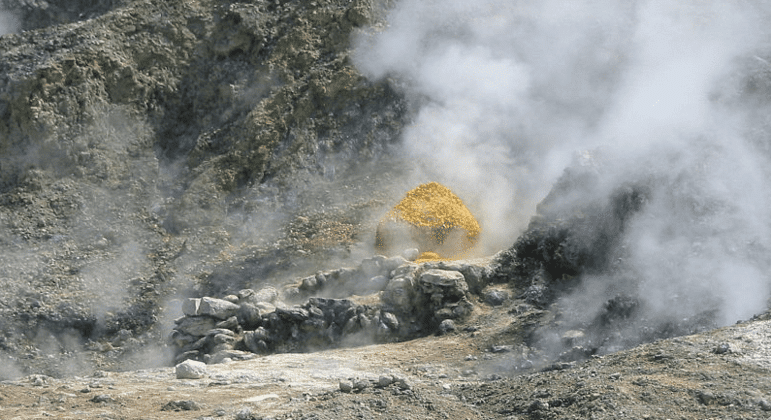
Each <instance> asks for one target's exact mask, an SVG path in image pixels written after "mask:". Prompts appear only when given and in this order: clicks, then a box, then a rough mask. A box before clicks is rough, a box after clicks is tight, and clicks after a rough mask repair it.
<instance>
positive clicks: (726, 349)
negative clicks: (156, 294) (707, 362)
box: [712, 343, 732, 354]
mask: <svg viewBox="0 0 771 420" xmlns="http://www.w3.org/2000/svg"><path fill="white" fill-rule="evenodd" d="M712 352H713V353H715V354H726V353H732V351H731V345H730V344H728V343H720V344H718V345H717V347H715V349H714V350H712Z"/></svg>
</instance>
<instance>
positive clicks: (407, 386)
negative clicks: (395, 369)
mask: <svg viewBox="0 0 771 420" xmlns="http://www.w3.org/2000/svg"><path fill="white" fill-rule="evenodd" d="M394 380H395V382H394V383H396V386H398V387H399V389H401V390H402V391H405V390H411V389H412V383H411V382H410V381H408V380H407V378H394Z"/></svg>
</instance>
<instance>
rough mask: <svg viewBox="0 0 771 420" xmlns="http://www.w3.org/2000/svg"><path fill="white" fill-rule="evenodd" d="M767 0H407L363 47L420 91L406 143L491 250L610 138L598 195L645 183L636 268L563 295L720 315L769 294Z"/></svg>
mask: <svg viewBox="0 0 771 420" xmlns="http://www.w3.org/2000/svg"><path fill="white" fill-rule="evenodd" d="M769 12H771V3H768V2H749V1H746V2H745V1H736V2H724V1H710V0H706V1H695V0H694V1H680V2H666V1H653V0H652V1H632V2H597V1H559V0H554V1H550V0H547V1H539V2H524V1H508V0H507V1H503V0H482V1H474V2H469V1H459V0H449V1H425V0H403V1H400V2H398V3H397V4H396V5H395V7H394V8H393V9H392V10H391V11H389V14H388V16H387V18H386V21H387V23H386V24H385V25H384V26H382V27H374V28H371V29H370V30H368V31H365V32H363V33H362V34H360V36H359V37H358V38H357V40H356V42H357V44H356V48H357V50H356V51H357V54H356V60H357V65H358V66H359V68H360V69H361V70H362V71H363V72H364V73H365V74H366V75H368V76H369V77H371V78H377V79H382V78H392V79H393V80H397V81H398V82H399V84H400V85H401V86H403V87H404V90H405V93H406V94H407V95H408V96H409V97H410V98H411V100H413V101H414V103H415V104H417V107H418V108H417V109H418V111H417V113H416V115H415V117H414V121H413V122H412V124H411V126H410V127H408V129H407V130H406V131H405V132H404V148H405V153H406V154H407V155H408V156H409V157H410V158H412V159H414V160H415V161H416V162H420V163H421V166H420V168H419V169H418V170H417V172H418V173H419V174H420V175H419V176H424V177H430V178H433V179H435V180H437V181H439V182H442V183H444V184H445V185H448V186H449V187H450V188H452V189H453V190H455V191H456V192H458V194H459V195H460V196H462V197H463V199H464V201H467V202H468V203H469V207H470V208H471V209H472V211H475V212H476V213H477V214H478V215H479V218H480V222H481V224H482V225H483V226H482V231H483V235H485V237H484V238H483V242H484V243H485V246H486V247H487V248H486V251H495V250H499V249H502V248H504V247H508V246H510V245H511V243H512V242H513V241H514V240H515V239H516V237H517V235H518V233H520V232H521V231H522V230H523V229H524V228H525V227H526V226H527V223H528V220H529V218H530V217H531V216H532V215H533V214H534V212H535V204H537V203H538V202H539V201H540V200H541V199H542V198H543V197H544V196H545V194H546V193H547V192H548V191H549V189H550V188H551V186H552V185H553V184H554V182H555V180H556V179H557V178H558V177H559V176H560V174H561V173H562V172H563V171H564V169H565V167H567V166H568V165H569V164H570V162H571V161H572V160H573V158H574V156H576V154H577V153H582V152H583V151H590V153H594V152H593V151H598V150H599V151H601V153H602V155H603V157H604V158H603V161H604V162H606V164H605V166H604V168H603V171H602V182H601V185H600V186H599V187H598V188H600V190H601V191H599V193H598V194H600V196H602V195H603V194H604V196H606V197H607V196H608V195H609V194H611V192H612V191H613V190H615V189H617V188H618V187H619V186H621V185H625V184H628V183H641V182H645V183H646V185H647V187H648V188H649V193H648V194H647V201H646V204H645V206H644V207H643V208H642V210H641V211H640V212H638V213H636V214H635V215H634V217H633V218H632V219H631V220H630V221H629V223H628V226H626V229H625V230H624V236H623V240H622V242H621V243H622V245H623V246H624V247H625V255H626V261H625V262H624V267H625V269H626V270H627V273H626V274H627V275H625V276H616V277H613V276H610V277H608V276H602V278H600V276H596V278H589V277H587V278H586V279H585V280H584V284H583V286H582V287H581V288H580V289H578V290H575V291H574V292H573V293H572V294H571V295H570V296H568V297H566V298H565V299H564V302H563V304H564V305H565V306H566V307H571V306H572V307H575V308H583V309H582V310H581V311H583V315H582V316H583V317H584V319H583V321H586V320H589V319H591V318H592V317H595V316H596V315H597V313H598V312H599V311H600V309H601V307H602V303H603V302H605V301H607V300H608V299H609V298H610V297H612V294H613V293H617V292H619V291H621V292H628V293H634V295H635V296H637V297H638V299H639V300H640V301H641V302H642V303H643V305H642V307H643V308H644V309H643V311H644V312H643V313H642V314H641V317H643V318H646V319H662V320H664V319H683V318H688V317H692V316H695V315H696V314H698V313H700V312H701V311H705V310H707V309H709V310H712V311H713V312H714V313H715V314H714V319H715V320H716V322H718V323H720V324H722V325H725V324H729V323H733V322H735V321H737V320H740V319H746V318H748V317H750V316H752V315H753V314H756V313H759V312H762V311H763V310H765V309H766V307H767V299H768V297H769V291H770V290H769V277H768V274H767V273H768V268H769V258H768V249H769V245H771V244H770V242H771V231H769V228H770V227H771V226H770V224H769V221H770V220H771V218H769V193H770V192H771V185H769V179H771V177H769V168H770V167H771V166H769V163H771V162H769V160H770V158H771V153H769V150H771V149H770V148H769V147H770V144H771V142H769V133H770V131H769V123H768V120H767V117H765V116H764V115H768V111H769V105H768V103H767V101H766V100H764V99H763V94H762V93H761V94H758V93H757V91H758V89H760V90H762V89H763V86H762V83H755V84H754V85H753V84H752V83H750V82H749V81H750V80H752V79H753V78H754V79H760V80H762V79H763V78H764V77H765V78H768V77H770V76H771V63H769V61H767V60H768V59H769V52H770V51H771V50H770V49H769V48H768V47H769V42H768V41H769V40H771V38H770V37H769V33H768V25H767V24H766V23H765V22H767V21H768V17H769V14H770V13H769ZM756 82H757V81H756ZM759 85H760V86H759ZM764 92H765V96H768V95H767V93H768V91H764ZM589 199H592V198H590V197H586V200H589ZM574 204H575V200H573V201H571V204H570V205H574ZM566 210H569V209H566ZM620 278H630V279H634V280H633V281H626V282H625V281H623V280H620ZM579 321H582V320H581V319H579V320H578V321H577V322H579Z"/></svg>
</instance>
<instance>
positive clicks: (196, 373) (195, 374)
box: [175, 360, 206, 379]
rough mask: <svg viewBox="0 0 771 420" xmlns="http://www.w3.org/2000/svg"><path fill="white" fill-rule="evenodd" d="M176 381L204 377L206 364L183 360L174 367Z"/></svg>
mask: <svg viewBox="0 0 771 420" xmlns="http://www.w3.org/2000/svg"><path fill="white" fill-rule="evenodd" d="M175 372H176V374H177V379H200V378H203V377H204V376H206V364H205V363H203V362H197V361H195V360H185V361H184V362H182V363H180V364H178V365H177V366H176V367H175Z"/></svg>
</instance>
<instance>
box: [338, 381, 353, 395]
mask: <svg viewBox="0 0 771 420" xmlns="http://www.w3.org/2000/svg"><path fill="white" fill-rule="evenodd" d="M339 386H340V391H342V392H345V393H349V392H352V391H353V382H351V381H348V380H343V381H340V384H339Z"/></svg>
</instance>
